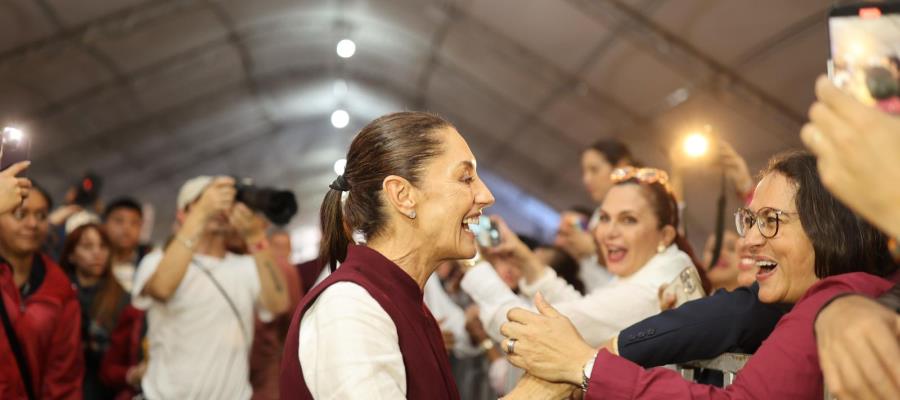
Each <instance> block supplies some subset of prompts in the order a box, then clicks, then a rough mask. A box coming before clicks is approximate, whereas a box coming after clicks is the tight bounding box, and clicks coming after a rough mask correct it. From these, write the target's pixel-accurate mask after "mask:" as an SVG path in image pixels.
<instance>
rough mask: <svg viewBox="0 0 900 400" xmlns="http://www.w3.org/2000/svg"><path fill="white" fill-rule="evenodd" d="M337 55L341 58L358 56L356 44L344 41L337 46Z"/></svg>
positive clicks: (347, 40)
mask: <svg viewBox="0 0 900 400" xmlns="http://www.w3.org/2000/svg"><path fill="white" fill-rule="evenodd" d="M337 54H338V56H340V57H341V58H350V57H353V55H354V54H356V43H353V41H352V40H350V39H343V40H341V41H340V42H338V44H337Z"/></svg>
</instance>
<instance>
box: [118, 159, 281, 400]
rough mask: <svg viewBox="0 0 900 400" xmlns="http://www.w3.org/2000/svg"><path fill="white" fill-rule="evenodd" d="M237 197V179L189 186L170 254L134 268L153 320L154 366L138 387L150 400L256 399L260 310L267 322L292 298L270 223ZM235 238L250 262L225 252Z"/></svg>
mask: <svg viewBox="0 0 900 400" xmlns="http://www.w3.org/2000/svg"><path fill="white" fill-rule="evenodd" d="M237 194H238V191H237V189H236V188H235V182H234V179H232V178H227V177H216V178H214V177H208V176H201V177H197V178H194V179H191V180H189V181H187V182H186V183H185V184H184V185H183V186H182V187H181V190H180V192H179V194H178V200H177V205H178V213H177V219H178V222H179V225H180V227H179V228H178V230H177V231H176V233H175V235H174V237H173V238H172V240H171V241H170V243H169V244H168V245H167V246H166V247H165V250H161V251H155V252H153V253H151V254H148V255H147V256H146V257H144V259H143V261H142V262H141V265H140V267H139V268H138V271H137V275H136V277H135V282H134V294H135V297H134V305H135V306H136V307H137V308H140V309H144V310H147V315H148V326H149V331H148V334H147V336H148V338H149V343H150V346H149V354H148V355H149V357H148V358H149V364H148V367H147V372H146V374H145V375H144V378H143V380H142V382H141V384H142V389H143V391H144V394H145V395H146V396H147V397H149V398H154V399H170V398H172V399H174V398H209V399H213V398H223V397H224V396H227V397H229V398H241V399H248V398H250V396H251V394H252V389H251V387H250V382H249V366H248V359H249V354H248V353H249V350H250V345H251V343H252V341H253V337H252V336H253V323H254V318H253V317H254V311H256V313H257V315H258V316H259V318H260V319H261V320H263V321H271V320H272V319H273V318H274V316H275V315H277V314H281V313H283V312H285V311H286V310H287V308H288V304H289V296H288V289H287V285H286V282H285V279H284V275H283V274H282V272H281V270H280V269H279V268H278V267H277V265H276V262H275V260H274V258H273V256H272V253H271V251H270V247H269V242H268V240H267V239H266V235H265V230H264V227H265V222H264V221H263V220H262V219H261V217H259V216H257V215H255V214H254V213H253V212H252V211H251V210H250V208H248V206H247V205H245V204H243V203H241V202H237V201H236V200H235V197H236V195H237ZM235 235H239V237H240V239H242V241H243V242H244V243H245V244H246V248H247V249H248V251H249V253H250V255H248V256H243V255H238V254H234V253H231V252H229V251H228V250H227V243H229V242H230V240H229V239H231V238H234V237H235ZM229 315H230V316H229ZM198 370H203V373H202V374H198V373H197V371H198Z"/></svg>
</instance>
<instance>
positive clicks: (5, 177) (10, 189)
mask: <svg viewBox="0 0 900 400" xmlns="http://www.w3.org/2000/svg"><path fill="white" fill-rule="evenodd" d="M29 165H31V162H30V161H22V162H18V163H16V164H13V165H11V166H10V167H9V168H7V169H5V170H3V171H0V214H2V213H6V212H10V211H12V210H14V209H16V207H18V206H19V205H20V204H22V201H23V200H25V198H26V197H28V192H29V191H30V190H31V181H30V180H28V178H22V177H19V176H17V175H19V174H20V173H22V172H23V171H25V169H26V168H28V166H29Z"/></svg>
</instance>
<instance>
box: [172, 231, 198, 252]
mask: <svg viewBox="0 0 900 400" xmlns="http://www.w3.org/2000/svg"><path fill="white" fill-rule="evenodd" d="M175 240H176V241H177V242H178V243H181V245H182V246H184V247H186V248H187V249H188V250H190V251H194V247H196V246H197V239H196V238H193V239H191V238H186V237H182V236H181V235H178V236H175Z"/></svg>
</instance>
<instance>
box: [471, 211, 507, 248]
mask: <svg viewBox="0 0 900 400" xmlns="http://www.w3.org/2000/svg"><path fill="white" fill-rule="evenodd" d="M469 229H470V230H471V231H472V233H474V234H475V240H476V241H477V242H478V245H479V246H481V247H485V248H491V247H497V246H498V245H499V244H500V229H498V228H497V223H496V222H494V221H492V220H491V218H490V217H488V216H485V215H482V216H480V217H478V223H477V224H469Z"/></svg>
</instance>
